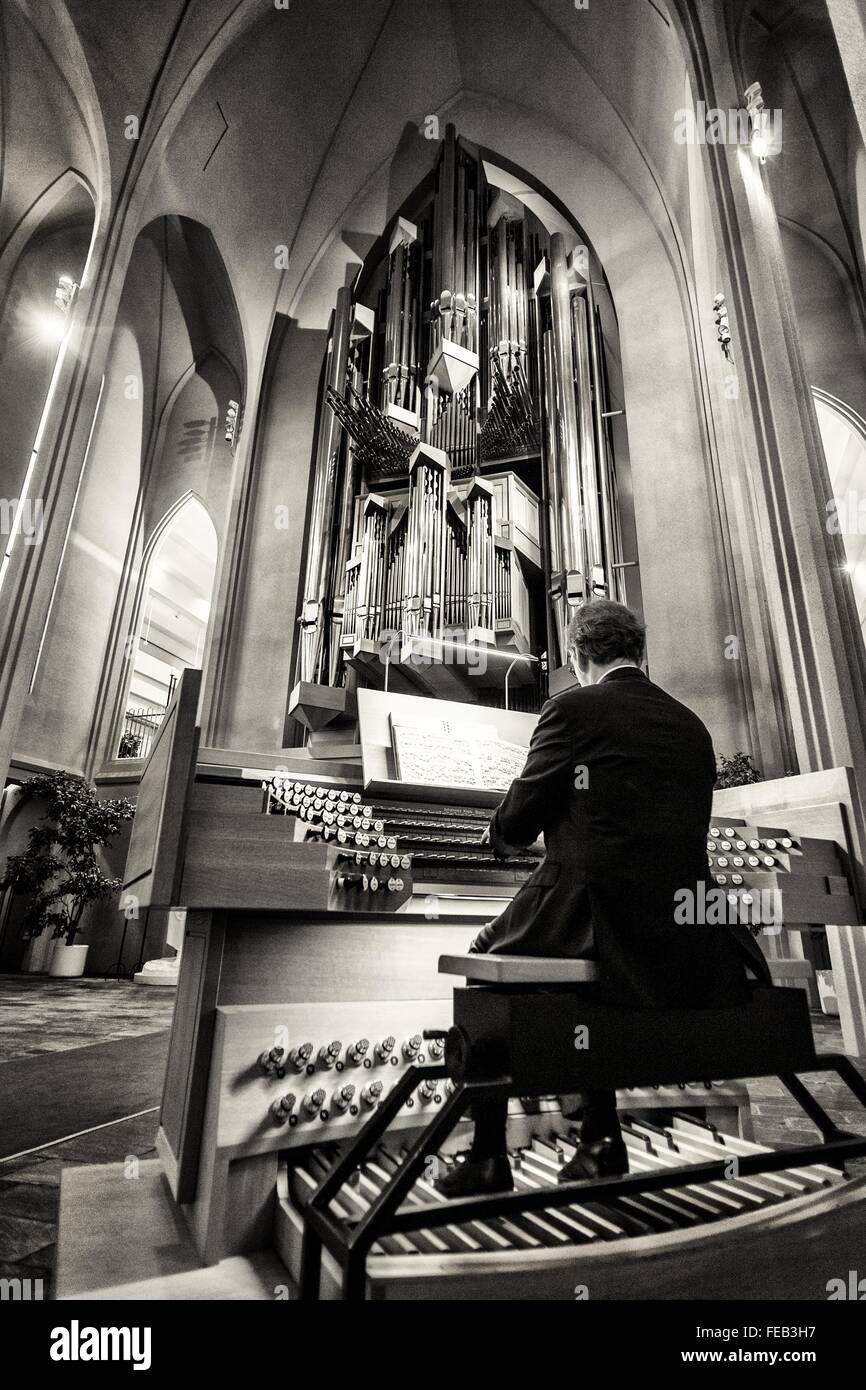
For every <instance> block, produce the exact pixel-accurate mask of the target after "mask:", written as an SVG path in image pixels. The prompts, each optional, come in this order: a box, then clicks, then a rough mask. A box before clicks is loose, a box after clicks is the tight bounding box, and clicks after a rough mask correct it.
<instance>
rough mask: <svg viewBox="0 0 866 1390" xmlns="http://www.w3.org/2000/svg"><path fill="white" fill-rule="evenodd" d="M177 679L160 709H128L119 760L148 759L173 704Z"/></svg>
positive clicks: (118, 750)
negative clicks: (168, 710) (166, 713)
mask: <svg viewBox="0 0 866 1390" xmlns="http://www.w3.org/2000/svg"><path fill="white" fill-rule="evenodd" d="M176 685H177V677H176V676H172V678H171V681H170V683H169V687H168V698H167V700H166V702H165V704H164V705H163V706H162V707H161V708H160V707H156V708H151V707H148V708H145V709H128V710H127V711H126V713H125V715H124V716H123V725H122V728H121V731H120V739H119V740H118V745H117V757H118V758H147V757H148V756H149V755H150V750H151V747H152V746H153V741H154V739H155V738H156V735H157V734H158V733H159V730H160V727H161V725H162V721H163V719H164V718H165V712H166V710H167V709H168V707H169V705H170V704H171V700H172V696H173V695H174V688H175V686H176Z"/></svg>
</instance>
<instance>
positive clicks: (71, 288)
mask: <svg viewBox="0 0 866 1390" xmlns="http://www.w3.org/2000/svg"><path fill="white" fill-rule="evenodd" d="M77 288H78V286H77V285H76V283H75V281H74V280H73V278H72V276H71V275H61V277H60V279H59V280H58V281H57V289H56V290H55V291H54V307H55V309H59V310H60V312H61V314H68V313H69V310H70V309H71V308H72V301H73V300H74V299H75V291H76V290H77Z"/></svg>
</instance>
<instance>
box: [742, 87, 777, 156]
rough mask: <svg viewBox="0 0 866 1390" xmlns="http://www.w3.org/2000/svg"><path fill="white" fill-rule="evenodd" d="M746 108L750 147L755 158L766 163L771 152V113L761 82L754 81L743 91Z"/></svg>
mask: <svg viewBox="0 0 866 1390" xmlns="http://www.w3.org/2000/svg"><path fill="white" fill-rule="evenodd" d="M743 95H744V98H745V102H746V110H747V111H748V113H749V128H750V132H751V133H750V136H749V148H750V149H751V151H752V154H753V155H754V157H755V159H757V160H758V161H759V163H761V164H766V162H767V155H768V154H769V153H770V145H771V143H772V141H771V132H770V113H769V111H768V110H767V108H766V106H765V105H764V98H763V96H762V95H761V84H760V82H753V83H752V85H751V86H750V87H747V88H746V90H745V92H744V93H743Z"/></svg>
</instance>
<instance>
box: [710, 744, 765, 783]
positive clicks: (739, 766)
mask: <svg viewBox="0 0 866 1390" xmlns="http://www.w3.org/2000/svg"><path fill="white" fill-rule="evenodd" d="M763 780H764V778H763V776H762V775H761V773H760V772H759V771H758V769H757V768H756V767H754V766H753V764H752V755H751V753H735V754H734V755H733V757H732V758H726V757H725V755H724V754H722V755H721V756H720V758H719V763H718V767H717V768H716V791H723V790H724V789H725V787H749V786H751V785H752V784H753V783H754V782H763Z"/></svg>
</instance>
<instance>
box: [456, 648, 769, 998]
mask: <svg viewBox="0 0 866 1390" xmlns="http://www.w3.org/2000/svg"><path fill="white" fill-rule="evenodd" d="M715 778H716V762H715V756H714V754H713V747H712V742H711V739H710V735H709V733H708V732H707V730H706V728H705V727H704V725H703V724H702V723H701V720H700V719H699V718H698V717H697V715H696V714H693V713H692V711H691V710H690V709H687V708H686V706H685V705H682V704H680V702H679V701H678V700H675V699H673V697H672V696H670V695H668V694H667V693H666V692H665V691H664V690H661V689H660V688H659V687H658V686H657V685H654V684H653V683H652V681H650V680H649V678H648V677H647V676H645V675H644V673H643V672H642V671H639V670H637V668H636V667H622V668H619V669H618V670H616V671H614V672H611V674H610V675H609V676H606V677H605V679H604V680H603V681H602V682H601V683H600V684H598V685H591V686H584V687H580V686H576V687H574V688H572V689H570V690H566V691H563V692H562V693H561V694H559V695H556V696H555V697H554V698H553V699H551V700H548V701H547V703H546V705H545V706H544V708H543V710H542V711H541V716H540V718H539V721H538V724H537V726H536V729H535V733H534V734H533V737H532V742H531V744H530V748H529V754H528V757H527V760H526V766H525V768H524V769H523V772H522V774H521V776H520V777H518V778H517V779H516V780H515V781H514V782H513V783H512V785H511V788H510V790H509V792H508V794H507V796H506V797H505V800H504V801H503V802H502V803H501V805H500V806H499V808H498V809H497V811H496V812H495V813H494V816H493V819H492V821H491V823H490V832H491V840H492V843H493V846H494V849H495V850H496V851H497V853H504V852H506V850H507V847H508V846H514V847H525V846H527V845H530V844H532V843H533V841H534V840H536V839H537V838H538V836H539V834H541V833H542V832H543V834H544V841H545V848H546V851H547V853H546V857H545V859H544V860H543V861H542V863H541V864H540V866H539V867H538V869H536V871H535V872H534V873H533V875H532V877H531V878H530V879H529V880H528V881H527V882H526V883H525V884H524V885H523V887H522V888H521V889H520V891H519V892H518V893H517V895H516V896H515V898H514V899H513V900H512V902H511V903H510V905H509V906H508V908H506V910H505V912H503V913H502V915H501V916H500V917H498V918H497V919H496V920H495V921H493V922H491V923H490V924H489V925H488V926H486V927H484V928H483V930H482V931H481V932H480V933H479V935H478V937H477V938H476V941H475V943H474V945H473V949H475V950H479V951H496V952H498V953H502V954H504V955H524V956H530V955H531V956H570V957H576V958H589V959H596V960H598V962H599V975H600V981H601V984H600V990H601V994H602V997H603V998H606V999H607V1000H609V1001H610V1002H611V1003H617V1004H622V1005H626V1006H630V1007H637V1008H642V1007H645V1008H672V1007H677V1006H680V1007H692V1008H701V1007H705V1008H724V1007H726V1006H731V1005H734V1004H738V1003H741V1002H743V1001H744V1000H745V999H746V998H747V997H748V985H747V977H746V969H745V967H746V964H748V965H749V966H750V968H751V969H752V971H753V972H754V973H755V974H756V975H757V976H758V978H759V979H761V980H762V981H764V982H766V983H769V982H770V977H769V971H768V968H767V965H766V962H765V960H764V957H763V955H762V954H761V951H760V950H759V948H758V946H757V944H756V942H755V940H754V938H753V937H752V935H751V933H750V932H749V931H748V930H747V928H746V927H744V926H741V925H739V924H736V925H720V926H708V925H677V923H676V921H675V918H674V913H675V910H676V907H677V900H676V899H675V894H676V892H677V890H680V889H690V890H692V891H693V892H695V894H696V895H697V893H698V887H697V885H698V884H699V882H703V883H704V884H706V885H707V886H708V887H712V888H715V886H716V885H715V883H714V882H713V880H712V878H711V876H710V873H709V867H708V861H707V846H706V837H707V829H708V826H709V823H710V814H711V810H712V793H713V784H714V782H715Z"/></svg>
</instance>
